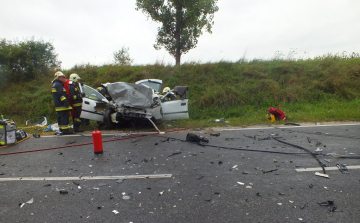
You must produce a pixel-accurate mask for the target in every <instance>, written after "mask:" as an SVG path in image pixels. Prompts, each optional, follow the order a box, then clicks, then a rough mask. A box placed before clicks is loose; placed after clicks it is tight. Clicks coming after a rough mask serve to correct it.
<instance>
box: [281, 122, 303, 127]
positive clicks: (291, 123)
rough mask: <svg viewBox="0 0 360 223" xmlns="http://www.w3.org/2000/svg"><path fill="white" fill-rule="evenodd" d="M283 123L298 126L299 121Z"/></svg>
mask: <svg viewBox="0 0 360 223" xmlns="http://www.w3.org/2000/svg"><path fill="white" fill-rule="evenodd" d="M285 125H295V126H300V124H299V123H294V122H287V123H285Z"/></svg>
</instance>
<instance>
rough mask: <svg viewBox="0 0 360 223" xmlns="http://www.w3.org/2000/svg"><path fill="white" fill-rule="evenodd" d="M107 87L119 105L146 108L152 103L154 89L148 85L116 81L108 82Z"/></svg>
mask: <svg viewBox="0 0 360 223" xmlns="http://www.w3.org/2000/svg"><path fill="white" fill-rule="evenodd" d="M107 88H108V91H109V94H110V96H111V97H112V99H113V101H114V102H115V103H116V104H117V105H118V106H129V107H133V108H138V109H146V108H150V107H151V105H152V101H153V90H152V89H151V88H149V87H147V86H144V85H138V84H131V83H125V82H116V83H111V84H108V86H107Z"/></svg>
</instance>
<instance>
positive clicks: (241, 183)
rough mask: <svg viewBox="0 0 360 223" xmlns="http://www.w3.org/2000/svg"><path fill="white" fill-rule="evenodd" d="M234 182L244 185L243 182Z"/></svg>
mask: <svg viewBox="0 0 360 223" xmlns="http://www.w3.org/2000/svg"><path fill="white" fill-rule="evenodd" d="M236 183H238V184H240V185H245V184H244V183H243V182H236Z"/></svg>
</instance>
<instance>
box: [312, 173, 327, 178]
mask: <svg viewBox="0 0 360 223" xmlns="http://www.w3.org/2000/svg"><path fill="white" fill-rule="evenodd" d="M315 175H316V176H319V177H325V178H330V177H329V175H328V174H324V173H319V172H315Z"/></svg>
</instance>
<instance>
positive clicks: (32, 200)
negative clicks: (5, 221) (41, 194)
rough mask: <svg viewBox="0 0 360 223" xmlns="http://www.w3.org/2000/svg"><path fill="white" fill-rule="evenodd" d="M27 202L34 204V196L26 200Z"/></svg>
mask: <svg viewBox="0 0 360 223" xmlns="http://www.w3.org/2000/svg"><path fill="white" fill-rule="evenodd" d="M26 203H27V204H32V203H34V198H31V199H30V200H29V201H26Z"/></svg>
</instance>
